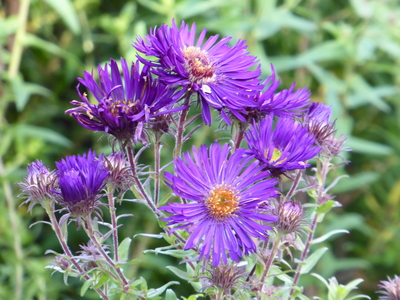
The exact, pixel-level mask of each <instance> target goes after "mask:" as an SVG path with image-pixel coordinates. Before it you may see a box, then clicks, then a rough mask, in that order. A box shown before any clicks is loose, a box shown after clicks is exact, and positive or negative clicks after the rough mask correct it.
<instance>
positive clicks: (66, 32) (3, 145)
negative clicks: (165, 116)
mask: <svg viewBox="0 0 400 300" xmlns="http://www.w3.org/2000/svg"><path fill="white" fill-rule="evenodd" d="M172 18H175V19H176V21H177V22H178V23H179V22H180V21H181V20H185V21H186V22H188V23H191V22H196V23H197V24H198V28H204V27H205V28H208V30H209V31H208V33H209V34H220V35H221V36H231V37H233V41H236V40H238V39H246V40H247V44H248V45H249V47H248V50H249V51H250V52H251V53H252V54H253V55H256V56H258V58H259V60H260V63H261V64H262V68H263V72H264V76H265V77H266V76H268V75H269V73H270V66H269V64H270V63H273V64H274V66H275V68H276V70H277V72H278V74H279V76H280V77H281V79H282V85H281V88H287V87H289V86H290V85H291V83H292V82H297V86H298V87H302V86H306V85H307V86H309V87H310V89H311V90H312V93H313V95H312V99H313V100H314V101H319V102H324V103H326V104H329V105H332V107H333V111H334V117H335V118H337V126H338V127H339V132H340V133H342V134H346V135H347V136H348V140H349V143H348V146H349V147H351V148H352V149H353V151H352V152H349V153H347V154H346V159H348V160H350V161H351V163H350V164H349V165H347V166H345V167H343V168H342V169H341V170H340V172H342V173H347V174H349V175H350V177H349V178H348V179H345V180H342V182H341V183H340V184H339V185H338V186H337V187H336V189H335V190H334V191H333V192H334V193H335V194H337V199H338V200H339V201H340V202H341V203H342V205H343V207H342V208H340V209H336V210H335V211H334V213H331V215H330V216H328V218H327V221H326V222H325V223H323V225H322V226H321V227H320V228H319V230H320V231H321V232H323V231H325V230H327V229H332V228H344V229H348V230H351V233H350V234H349V235H342V236H339V237H338V238H336V239H334V238H331V239H330V240H329V242H330V246H331V250H330V252H329V253H328V254H325V256H324V259H323V260H322V261H321V263H320V264H319V265H318V266H317V268H318V270H317V271H318V272H320V273H321V274H322V275H323V276H325V277H326V278H328V277H330V276H333V275H336V276H337V277H338V279H339V282H341V283H347V282H348V281H350V280H352V279H354V278H356V277H361V278H364V279H365V282H364V283H363V284H361V286H360V288H361V289H362V291H361V292H362V293H365V294H369V295H371V296H372V298H376V295H375V294H374V291H375V290H376V289H377V284H378V282H379V280H383V279H386V276H387V275H389V276H393V275H394V274H400V259H399V254H398V253H400V230H399V226H400V213H399V211H400V210H399V208H398V207H399V204H400V138H399V133H400V116H399V115H400V101H399V92H400V4H399V2H398V1H397V0H370V1H368V0H352V1H347V0H326V1H318V0H304V1H296V0H287V1H277V0H137V1H135V0H114V1H106V0H31V1H29V0H20V1H17V0H3V1H2V2H1V5H0V44H1V47H0V80H1V84H0V181H1V185H0V299H17V300H18V299H24V300H25V299H26V300H28V299H79V290H80V285H81V283H80V282H79V281H78V280H76V281H73V280H71V281H70V282H69V286H65V285H64V283H63V280H62V276H60V275H59V274H56V275H53V276H52V277H50V274H51V272H50V270H48V269H45V266H46V265H48V264H49V263H50V262H51V258H50V256H48V257H47V256H45V255H44V252H45V251H46V250H47V249H54V250H59V248H58V246H57V241H56V238H55V236H54V235H53V234H52V232H51V229H50V228H49V227H48V226H42V225H37V226H34V227H32V228H30V229H28V226H29V224H31V223H33V222H35V221H37V220H40V219H42V218H43V212H42V211H41V210H40V209H37V210H36V209H34V210H33V212H32V214H27V213H26V207H25V206H21V207H20V203H21V200H19V199H17V198H16V196H17V195H18V193H19V191H18V188H17V186H16V184H15V182H18V181H21V178H22V177H23V176H24V175H25V172H26V166H27V164H28V163H30V162H31V161H33V160H35V159H40V160H42V161H44V163H45V164H46V165H47V166H49V167H50V168H53V167H54V161H57V160H60V159H61V158H62V157H64V156H66V155H72V154H78V153H83V152H84V151H86V150H87V149H88V148H94V149H96V150H97V151H102V150H105V151H107V147H106V144H107V141H106V140H105V139H103V140H100V141H99V138H100V136H101V134H94V133H93V132H89V131H88V130H85V129H83V128H81V127H80V126H78V125H77V124H76V122H75V121H74V119H73V118H71V117H70V116H68V115H65V114H64V111H65V110H66V109H68V108H70V107H71V106H70V104H69V102H70V101H71V100H73V99H76V98H77V94H76V92H75V87H76V85H77V80H76V77H80V76H82V74H83V71H84V70H89V71H90V70H92V69H94V68H96V66H97V64H103V63H104V62H106V61H108V60H109V59H110V58H114V59H119V57H124V58H126V59H127V60H134V59H135V55H136V53H135V50H134V49H133V48H132V47H131V44H132V42H133V41H134V40H135V36H136V35H143V34H146V33H147V32H148V30H149V28H150V27H154V26H156V25H160V24H162V23H167V24H170V22H171V19H172ZM197 138H198V139H197V140H194V142H195V143H196V144H197V143H200V142H210V141H211V140H206V141H204V137H197ZM124 209H126V210H127V211H129V212H132V211H133V212H134V214H135V215H136V217H135V218H131V219H130V221H129V223H127V224H125V226H124V228H123V234H122V235H124V236H128V235H132V232H134V231H136V232H138V231H139V232H149V231H157V228H156V227H157V225H156V223H155V222H153V221H154V220H153V219H152V217H151V214H150V213H149V212H147V211H142V209H143V208H142V207H139V206H135V205H126V206H125V208H124ZM139 209H140V211H137V210H139ZM135 211H136V213H135ZM82 238H83V235H81V232H79V231H77V232H76V234H75V235H73V236H71V237H70V241H71V242H70V244H72V245H76V249H77V248H78V245H79V244H80V243H83V240H82ZM135 239H136V244H135V246H134V248H133V251H134V252H135V253H133V255H141V253H142V251H143V250H144V249H146V248H148V247H155V246H156V244H155V243H154V241H152V240H148V239H145V238H135ZM141 258H142V259H143V264H141V265H140V268H139V269H137V270H133V271H134V272H137V275H136V276H144V277H145V278H146V279H148V282H149V284H150V286H151V287H158V286H160V285H161V284H162V283H164V282H167V281H169V280H172V277H174V275H173V274H172V273H171V272H169V271H168V270H167V269H165V268H164V267H163V266H166V265H168V264H171V263H175V262H171V261H170V259H169V258H166V257H160V256H154V255H152V254H147V255H141ZM304 277H305V278H304V279H305V281H307V280H309V284H310V285H309V291H308V292H309V293H310V294H311V295H318V294H319V293H321V289H323V287H321V286H320V285H317V284H316V283H315V279H314V280H313V279H312V278H313V277H311V276H310V277H309V278H306V276H304ZM173 280H178V278H173ZM175 290H176V293H177V294H178V295H183V296H185V295H189V294H191V293H192V292H193V291H192V290H191V287H189V286H183V285H181V286H177V287H176V288H175ZM85 297H87V299H92V298H93V299H96V296H95V295H94V294H89V293H88V294H86V295H85Z"/></svg>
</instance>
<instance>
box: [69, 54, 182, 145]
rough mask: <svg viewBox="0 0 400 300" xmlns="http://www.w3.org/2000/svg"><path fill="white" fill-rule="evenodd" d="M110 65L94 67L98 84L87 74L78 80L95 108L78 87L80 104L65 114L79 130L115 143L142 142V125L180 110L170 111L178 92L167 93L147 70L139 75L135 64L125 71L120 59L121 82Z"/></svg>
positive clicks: (116, 72) (123, 62) (170, 90)
mask: <svg viewBox="0 0 400 300" xmlns="http://www.w3.org/2000/svg"><path fill="white" fill-rule="evenodd" d="M110 61H111V63H110V64H106V65H105V67H104V69H103V68H102V67H101V66H99V67H98V76H99V83H97V82H96V81H95V79H94V76H93V74H90V73H88V72H85V73H84V78H83V79H82V78H79V79H78V80H79V82H80V83H81V84H83V85H84V86H85V87H86V88H87V89H88V90H89V91H90V92H91V93H92V94H93V95H94V97H95V98H96V99H97V101H98V104H97V105H96V104H92V103H90V102H89V100H88V98H87V95H86V93H83V94H81V92H80V91H79V85H78V87H77V90H78V94H79V97H80V98H81V100H82V102H79V101H76V100H74V101H72V102H71V104H73V105H75V106H77V107H76V108H71V109H69V110H67V111H66V113H69V114H71V115H72V116H73V117H74V118H75V119H76V120H77V121H78V123H79V124H80V125H82V126H83V127H85V128H87V129H90V130H95V131H104V132H106V133H109V134H111V135H113V136H115V137H116V138H117V139H118V140H126V139H131V140H133V142H134V143H137V142H138V141H143V140H144V135H143V130H144V127H145V124H146V123H148V122H149V121H150V120H151V119H152V118H153V117H155V116H158V115H161V114H168V113H172V112H175V111H177V110H181V109H183V108H182V107H181V108H171V107H172V105H173V104H174V103H175V102H176V101H177V100H178V98H179V97H180V96H181V94H182V92H176V91H174V90H172V89H169V88H167V87H166V86H165V85H164V84H162V83H160V82H159V81H158V80H157V79H154V78H152V76H151V73H150V72H149V67H147V66H144V67H143V69H142V70H141V71H140V65H139V63H136V64H135V63H132V65H131V67H130V68H129V67H128V65H127V63H126V61H125V60H124V59H121V69H122V73H123V80H122V79H121V74H120V70H119V68H118V65H117V63H116V62H115V61H114V60H112V59H111V60H110ZM165 108H168V109H165Z"/></svg>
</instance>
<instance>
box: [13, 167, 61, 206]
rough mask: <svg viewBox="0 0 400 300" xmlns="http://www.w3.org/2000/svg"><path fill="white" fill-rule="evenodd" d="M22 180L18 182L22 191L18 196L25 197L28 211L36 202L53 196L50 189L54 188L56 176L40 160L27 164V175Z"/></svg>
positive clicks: (41, 202)
mask: <svg viewBox="0 0 400 300" xmlns="http://www.w3.org/2000/svg"><path fill="white" fill-rule="evenodd" d="M24 181H25V182H20V183H18V185H19V187H20V188H21V191H22V193H21V194H20V195H19V197H21V198H27V200H26V201H25V202H24V203H29V207H28V211H29V210H31V209H32V208H33V207H34V206H35V205H36V204H37V203H40V204H43V200H44V199H52V198H53V196H54V195H53V193H52V192H51V190H54V189H55V188H56V185H57V184H56V176H55V174H54V172H51V171H50V170H49V169H48V168H46V167H45V166H44V164H43V162H41V161H40V160H36V161H34V162H33V163H30V164H29V165H28V176H27V177H25V178H24Z"/></svg>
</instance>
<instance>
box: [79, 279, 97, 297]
mask: <svg viewBox="0 0 400 300" xmlns="http://www.w3.org/2000/svg"><path fill="white" fill-rule="evenodd" d="M93 281H94V279H93V278H91V279H89V280H87V281H85V283H84V284H83V285H82V288H81V297H83V296H84V295H85V294H86V292H87V290H88V288H89V287H90V286H91V285H92V283H93Z"/></svg>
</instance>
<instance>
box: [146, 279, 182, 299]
mask: <svg viewBox="0 0 400 300" xmlns="http://www.w3.org/2000/svg"><path fill="white" fill-rule="evenodd" d="M173 284H180V283H179V282H178V281H170V282H168V283H167V284H164V285H163V286H162V287H159V288H158V289H151V290H150V291H149V292H148V294H147V296H148V298H149V299H151V298H154V297H157V296H160V295H161V294H162V293H164V291H165V290H166V289H167V287H169V286H170V285H173Z"/></svg>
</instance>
